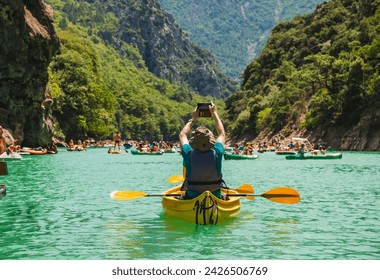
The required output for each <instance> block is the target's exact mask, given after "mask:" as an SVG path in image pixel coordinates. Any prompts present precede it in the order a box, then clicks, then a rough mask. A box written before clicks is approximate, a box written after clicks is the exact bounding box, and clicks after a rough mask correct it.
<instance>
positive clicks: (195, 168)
mask: <svg viewBox="0 0 380 280" xmlns="http://www.w3.org/2000/svg"><path fill="white" fill-rule="evenodd" d="M190 163H191V174H190V176H189V177H187V176H186V181H185V186H186V188H187V189H188V190H191V191H195V192H199V193H202V192H204V191H211V192H213V191H216V190H217V189H219V188H220V186H221V184H222V182H223V180H222V174H218V170H217V168H216V152H215V150H213V149H212V150H210V151H208V152H205V153H201V152H198V151H195V150H193V151H191V152H190Z"/></svg>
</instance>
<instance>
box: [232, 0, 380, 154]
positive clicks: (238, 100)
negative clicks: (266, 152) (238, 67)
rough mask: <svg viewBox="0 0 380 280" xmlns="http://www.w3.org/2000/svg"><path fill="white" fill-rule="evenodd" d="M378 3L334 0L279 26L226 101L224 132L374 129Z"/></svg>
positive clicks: (379, 101)
mask: <svg viewBox="0 0 380 280" xmlns="http://www.w3.org/2000/svg"><path fill="white" fill-rule="evenodd" d="M379 3H380V1H379V0H376V1H366V0H333V1H331V2H328V3H325V4H323V5H320V6H318V7H317V9H316V10H315V12H314V13H312V14H310V15H307V16H302V17H296V18H295V19H293V20H291V21H288V22H283V23H280V24H278V25H277V26H276V27H275V28H274V29H273V31H272V36H271V37H270V39H269V41H268V43H267V45H266V46H265V48H264V50H263V52H262V53H261V54H260V56H259V57H258V58H257V59H256V60H254V61H252V63H251V64H249V65H248V67H247V68H246V69H245V71H244V75H243V83H242V85H241V88H240V90H239V91H238V92H237V93H236V94H233V95H232V96H230V97H229V98H228V99H227V101H226V108H227V110H228V116H229V121H230V123H231V125H230V132H231V134H232V135H234V136H236V137H244V136H247V135H249V136H250V137H257V136H258V135H259V134H260V133H262V132H263V131H269V132H268V133H269V134H271V135H274V134H275V133H277V132H279V131H281V132H282V134H283V135H285V136H287V135H289V134H290V133H291V132H292V131H294V130H295V129H296V130H306V131H309V132H311V133H312V132H317V131H319V133H320V135H319V136H318V137H319V138H323V137H325V136H326V135H324V133H325V132H326V131H328V130H329V129H330V128H338V127H339V128H343V129H342V131H345V132H346V131H348V130H350V129H352V128H353V127H355V126H359V127H367V128H368V130H369V131H372V133H373V132H375V131H379V123H380V120H379V119H380V116H379V108H380V56H379V53H380V33H379V31H380V8H379ZM368 133H370V132H368ZM336 136H338V137H337V138H338V139H337V141H339V139H340V137H342V135H336ZM316 137H317V136H316ZM359 137H367V136H364V135H359ZM377 142H378V140H377ZM375 146H376V145H375ZM377 146H378V143H377ZM364 148H365V147H364Z"/></svg>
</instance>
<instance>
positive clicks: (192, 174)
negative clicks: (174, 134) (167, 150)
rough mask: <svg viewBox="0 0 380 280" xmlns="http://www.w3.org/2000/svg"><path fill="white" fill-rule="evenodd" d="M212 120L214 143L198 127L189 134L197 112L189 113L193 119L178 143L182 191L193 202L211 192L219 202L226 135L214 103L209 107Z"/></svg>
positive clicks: (205, 130)
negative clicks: (216, 135)
mask: <svg viewBox="0 0 380 280" xmlns="http://www.w3.org/2000/svg"><path fill="white" fill-rule="evenodd" d="M209 110H210V112H211V117H212V118H213V120H214V123H215V128H216V131H217V133H218V137H217V138H216V139H215V138H214V135H213V133H212V131H211V130H209V129H208V128H206V127H198V128H196V129H195V130H194V131H193V132H192V133H191V137H190V139H188V138H187V135H188V134H189V133H190V130H191V127H192V125H193V123H194V122H195V121H196V119H197V118H198V116H199V115H198V111H197V110H196V109H195V110H194V111H193V112H192V118H191V119H190V120H189V121H188V122H187V123H186V124H185V126H184V127H183V129H182V131H181V133H180V134H179V140H180V144H181V151H182V157H183V162H184V167H185V168H186V169H185V171H186V172H185V173H186V174H185V175H184V176H185V182H184V184H183V187H182V189H183V190H186V196H187V197H189V198H194V197H197V196H198V195H200V194H201V193H203V192H204V191H210V192H212V193H213V194H214V195H215V196H216V197H219V198H221V197H222V194H221V189H220V188H221V186H222V184H223V180H222V171H221V169H222V159H223V155H224V143H225V131H224V126H223V123H222V121H221V120H220V118H219V115H218V112H217V108H216V106H215V104H214V103H212V102H211V105H209Z"/></svg>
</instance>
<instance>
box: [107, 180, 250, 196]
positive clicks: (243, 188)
mask: <svg viewBox="0 0 380 280" xmlns="http://www.w3.org/2000/svg"><path fill="white" fill-rule="evenodd" d="M230 190H235V191H237V192H239V194H241V195H242V196H243V195H244V194H253V188H252V186H251V185H248V184H244V185H241V186H240V187H238V188H237V189H230ZM239 194H237V195H239ZM180 195H181V194H175V193H171V194H165V193H163V194H148V193H145V192H139V191H113V192H112V193H111V194H110V196H111V198H112V199H115V200H134V199H138V198H141V197H145V196H180ZM227 196H229V194H227ZM247 199H249V200H253V198H251V197H249V196H248V197H247Z"/></svg>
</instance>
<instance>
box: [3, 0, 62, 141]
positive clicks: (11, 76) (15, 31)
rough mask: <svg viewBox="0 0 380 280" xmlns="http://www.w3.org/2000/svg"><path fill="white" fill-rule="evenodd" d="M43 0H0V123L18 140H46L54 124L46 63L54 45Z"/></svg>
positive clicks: (56, 46) (51, 15)
mask: <svg viewBox="0 0 380 280" xmlns="http://www.w3.org/2000/svg"><path fill="white" fill-rule="evenodd" d="M52 20H53V11H52V9H51V8H50V6H48V5H47V4H45V2H44V1H43V0H1V1H0V125H2V126H3V127H4V128H6V129H8V131H9V132H10V133H11V134H12V135H13V136H14V137H15V138H16V139H19V140H20V141H21V143H22V145H24V146H40V145H41V146H47V145H49V144H50V141H51V139H52V135H53V131H54V127H53V117H52V115H51V110H50V105H51V104H52V102H53V101H52V99H51V96H50V94H49V91H48V89H47V82H48V74H47V67H48V65H49V63H50V60H51V58H52V56H53V54H54V53H55V52H56V51H57V50H58V46H59V41H58V37H57V35H56V33H55V31H54V28H53V25H52Z"/></svg>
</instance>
